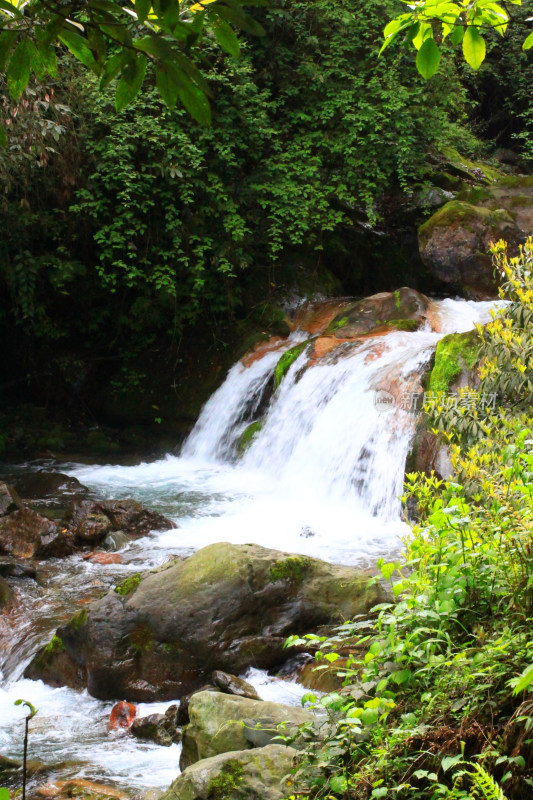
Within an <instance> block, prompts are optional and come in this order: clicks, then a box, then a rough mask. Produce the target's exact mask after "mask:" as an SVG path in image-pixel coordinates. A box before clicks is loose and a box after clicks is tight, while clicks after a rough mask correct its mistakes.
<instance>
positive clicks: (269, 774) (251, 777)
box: [161, 744, 296, 800]
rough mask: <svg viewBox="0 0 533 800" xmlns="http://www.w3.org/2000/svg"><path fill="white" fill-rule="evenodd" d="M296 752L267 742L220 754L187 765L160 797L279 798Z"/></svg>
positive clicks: (195, 799) (172, 799) (198, 799)
mask: <svg viewBox="0 0 533 800" xmlns="http://www.w3.org/2000/svg"><path fill="white" fill-rule="evenodd" d="M295 755H296V751H295V750H293V749H292V748H291V747H284V746H283V745H276V744H270V745H268V746H267V747H261V748H258V749H256V750H244V751H240V752H239V751H237V752H233V753H223V754H222V755H218V756H213V757H212V758H207V759H204V760H203V761H198V762H197V763H196V764H193V765H192V766H190V767H188V768H187V769H186V770H185V771H184V772H182V774H181V775H180V776H179V777H178V778H176V780H175V781H174V783H172V785H171V786H170V787H169V788H168V789H167V791H166V792H165V793H164V794H163V796H162V797H161V800H282V798H284V797H286V796H287V788H286V784H285V781H284V778H285V776H286V775H287V774H288V773H289V772H290V770H291V768H292V764H293V761H294V756H295Z"/></svg>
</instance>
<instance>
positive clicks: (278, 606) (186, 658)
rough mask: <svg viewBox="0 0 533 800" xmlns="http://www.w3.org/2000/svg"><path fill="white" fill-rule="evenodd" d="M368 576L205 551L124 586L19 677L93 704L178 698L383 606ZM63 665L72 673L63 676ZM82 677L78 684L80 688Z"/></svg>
mask: <svg viewBox="0 0 533 800" xmlns="http://www.w3.org/2000/svg"><path fill="white" fill-rule="evenodd" d="M367 584H368V574H367V573H366V572H363V571H361V570H358V569H356V568H353V567H343V566H334V565H331V564H326V563H325V562H322V561H319V560H317V559H313V558H308V557H306V556H298V555H290V554H287V553H282V552H279V551H277V550H267V549H265V548H264V547H259V546H258V545H252V544H249V545H232V544H228V543H224V542H223V543H219V544H213V545H210V546H208V547H205V548H203V549H202V550H199V551H198V552H197V553H195V554H194V555H192V556H191V557H190V558H188V559H186V560H185V561H181V562H177V563H176V562H175V561H172V562H170V563H169V564H167V565H165V566H164V567H162V568H159V569H156V570H153V571H152V572H149V573H147V574H146V575H145V576H144V577H142V579H141V576H140V575H137V576H130V577H129V578H128V579H127V580H126V581H125V582H123V583H122V584H120V585H119V586H117V587H116V588H115V589H114V590H111V591H110V592H109V593H108V594H107V595H105V596H104V597H103V598H101V599H100V600H98V601H96V602H94V603H92V604H90V605H89V606H87V607H86V609H84V610H83V611H82V612H80V614H78V615H77V616H76V617H74V618H73V619H72V620H71V621H70V622H69V623H68V624H67V625H66V626H65V627H63V628H60V629H59V630H58V632H57V635H56V638H57V639H58V640H59V641H60V642H61V646H62V648H63V649H62V650H61V651H60V653H59V655H60V656H61V658H60V659H58V658H56V657H55V653H54V652H53V651H48V652H47V651H46V648H45V649H44V650H41V651H40V652H39V653H38V654H37V656H36V657H35V658H34V660H33V661H32V662H31V664H30V665H29V667H28V669H27V670H26V676H27V677H30V678H35V679H40V678H41V679H43V680H44V681H45V682H47V683H50V684H52V685H60V684H61V683H63V684H64V685H72V684H71V682H70V680H71V677H72V675H75V676H76V678H75V681H74V686H75V687H76V688H78V687H79V686H80V683H81V685H86V686H87V687H88V689H89V692H90V693H91V694H92V695H94V696H95V697H99V698H102V699H114V698H119V699H127V700H131V701H147V700H167V699H173V698H176V697H181V696H182V695H184V694H187V693H189V692H191V691H193V690H194V689H197V688H199V687H200V686H202V685H203V684H205V683H207V682H208V680H209V677H210V675H211V673H212V672H213V670H217V669H221V670H224V671H226V672H230V673H235V674H239V673H242V672H244V671H245V670H246V669H247V668H248V667H250V666H255V667H260V668H266V669H268V668H271V667H275V666H277V665H279V664H281V663H282V662H283V661H284V660H286V658H287V651H286V650H284V647H283V645H284V642H285V639H286V637H287V636H289V635H290V634H292V633H297V632H301V631H313V630H316V629H317V628H319V627H320V626H324V625H331V624H334V623H338V622H342V621H344V620H347V619H351V618H352V617H354V616H355V615H356V614H361V613H365V612H366V611H368V610H369V609H370V608H371V607H372V606H373V605H375V604H376V603H377V602H379V600H380V599H381V597H382V590H381V588H380V587H379V585H374V586H371V587H368V586H367ZM65 655H67V656H68V657H69V659H70V663H71V667H70V668H69V669H65ZM80 676H81V679H80Z"/></svg>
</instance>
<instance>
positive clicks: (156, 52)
mask: <svg viewBox="0 0 533 800" xmlns="http://www.w3.org/2000/svg"><path fill="white" fill-rule="evenodd" d="M133 46H134V47H136V48H137V50H141V51H142V52H143V53H148V55H150V56H155V57H156V58H159V59H160V60H161V61H166V60H167V59H169V58H171V57H172V48H171V46H170V44H169V42H168V41H166V39H163V38H162V37H161V36H156V35H155V34H154V35H153V36H143V38H142V39H136V40H135V41H134V42H133Z"/></svg>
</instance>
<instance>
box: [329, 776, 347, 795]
mask: <svg viewBox="0 0 533 800" xmlns="http://www.w3.org/2000/svg"><path fill="white" fill-rule="evenodd" d="M329 786H330V789H331V791H332V792H338V793H339V794H342V792H345V791H346V789H347V788H348V783H347V781H346V778H345V777H344V775H334V776H333V777H332V778H331V779H330V781H329Z"/></svg>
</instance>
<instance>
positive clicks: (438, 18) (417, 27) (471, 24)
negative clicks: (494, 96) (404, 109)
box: [380, 0, 533, 80]
mask: <svg viewBox="0 0 533 800" xmlns="http://www.w3.org/2000/svg"><path fill="white" fill-rule="evenodd" d="M402 2H406V0H402ZM520 5H522V0H503V2H501V3H495V2H494V0H415V2H414V3H409V4H408V6H407V7H408V9H409V10H408V11H407V12H406V13H405V14H400V15H399V16H397V17H395V18H394V19H393V20H391V21H390V22H389V23H388V25H386V26H385V29H384V31H383V36H384V39H385V41H384V43H383V46H382V48H381V50H380V55H381V53H382V52H383V51H384V50H385V49H386V48H387V47H388V46H389V45H390V44H391V42H393V41H394V40H395V39H396V38H397V37H398V36H400V34H402V35H403V36H404V38H405V41H406V43H407V44H408V45H412V46H413V47H414V48H415V49H416V50H417V51H418V52H417V56H416V66H417V69H418V71H419V73H420V74H421V75H422V77H423V78H426V80H427V79H429V78H431V77H432V76H433V75H434V74H435V73H436V72H437V70H438V68H439V64H440V61H441V50H442V47H443V44H444V42H446V41H447V42H449V43H450V44H451V45H453V46H455V47H457V46H459V45H461V46H462V51H463V56H464V59H465V61H466V62H467V63H468V64H469V65H470V66H471V67H472V69H474V70H477V69H479V68H480V66H481V64H482V63H483V61H484V60H485V56H486V53H487V46H486V42H485V39H484V36H483V34H484V33H486V32H488V31H497V32H498V33H499V34H500V35H501V36H504V35H505V31H506V30H507V26H508V24H509V22H512V21H513V17H512V12H511V9H512V6H520ZM531 21H533V17H530V18H528V19H527V20H526V22H531ZM522 47H523V49H524V50H529V49H531V48H532V47H533V29H532V30H531V31H530V32H529V34H528V35H527V36H526V39H525V41H524V43H523V45H522Z"/></svg>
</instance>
